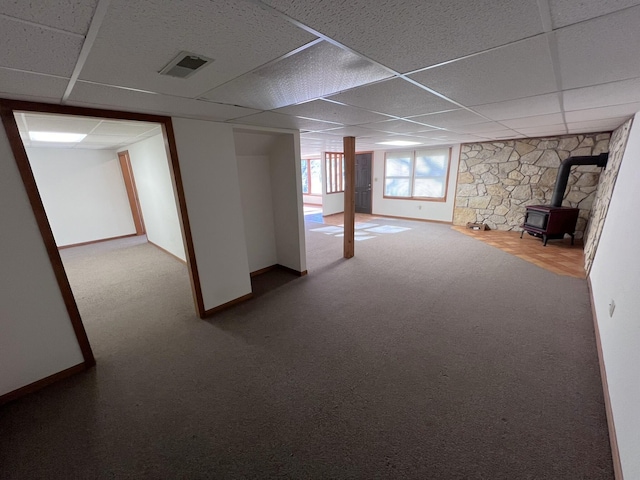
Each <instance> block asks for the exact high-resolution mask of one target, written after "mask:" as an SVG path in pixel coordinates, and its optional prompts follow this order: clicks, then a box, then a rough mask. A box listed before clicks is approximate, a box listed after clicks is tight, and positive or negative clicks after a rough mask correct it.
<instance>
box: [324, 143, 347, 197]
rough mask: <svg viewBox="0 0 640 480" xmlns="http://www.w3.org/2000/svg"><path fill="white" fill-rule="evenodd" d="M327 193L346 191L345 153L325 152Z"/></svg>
mask: <svg viewBox="0 0 640 480" xmlns="http://www.w3.org/2000/svg"><path fill="white" fill-rule="evenodd" d="M324 161H325V176H326V178H327V182H326V183H327V193H338V192H344V153H337V152H326V153H325V154H324Z"/></svg>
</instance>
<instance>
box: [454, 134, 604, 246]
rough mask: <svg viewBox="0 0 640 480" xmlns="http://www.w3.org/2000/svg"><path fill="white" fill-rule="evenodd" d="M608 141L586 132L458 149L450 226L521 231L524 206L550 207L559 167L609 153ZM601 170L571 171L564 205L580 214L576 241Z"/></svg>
mask: <svg viewBox="0 0 640 480" xmlns="http://www.w3.org/2000/svg"><path fill="white" fill-rule="evenodd" d="M610 137H611V134H610V133H589V134H584V135H565V136H561V137H545V138H526V139H522V140H507V141H501V142H485V143H474V144H466V145H462V149H461V152H460V166H459V170H458V184H457V188H456V203H455V209H454V214H453V224H454V225H465V224H466V223H467V222H483V223H486V224H487V225H488V226H489V228H491V229H494V230H496V229H497V230H519V227H520V225H521V224H522V222H523V220H524V214H525V207H526V206H527V205H541V204H542V205H548V204H549V203H550V202H551V196H552V194H553V187H554V186H555V183H556V177H557V175H558V168H559V167H560V163H561V162H562V161H563V160H565V159H566V158H568V157H578V156H586V155H599V154H600V153H603V152H606V151H608V148H609V139H610ZM600 170H601V169H600V168H598V167H596V166H591V165H584V166H576V167H573V168H572V169H571V175H570V177H569V182H568V185H567V189H566V191H565V197H564V202H563V205H564V206H570V207H574V208H579V209H580V216H579V218H578V225H577V227H576V232H577V235H576V236H577V237H578V238H580V237H581V236H582V233H583V232H584V230H585V227H586V225H587V220H588V219H589V215H590V212H591V206H592V204H593V201H594V199H595V195H596V189H597V185H598V181H599V178H600Z"/></svg>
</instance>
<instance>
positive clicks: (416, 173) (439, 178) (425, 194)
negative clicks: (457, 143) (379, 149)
mask: <svg viewBox="0 0 640 480" xmlns="http://www.w3.org/2000/svg"><path fill="white" fill-rule="evenodd" d="M450 156H451V155H450V149H432V150H431V149H430V150H427V149H424V150H414V151H395V152H387V153H386V155H385V165H384V166H385V175H384V196H385V197H392V198H416V199H426V200H444V199H446V196H447V178H448V174H449V159H450Z"/></svg>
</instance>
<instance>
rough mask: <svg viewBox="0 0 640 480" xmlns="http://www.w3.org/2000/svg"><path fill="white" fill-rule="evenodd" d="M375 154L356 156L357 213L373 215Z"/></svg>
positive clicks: (368, 153)
mask: <svg viewBox="0 0 640 480" xmlns="http://www.w3.org/2000/svg"><path fill="white" fill-rule="evenodd" d="M372 162H373V153H371V152H367V153H357V154H356V188H355V190H356V213H369V214H370V213H371V170H372V169H371V167H372Z"/></svg>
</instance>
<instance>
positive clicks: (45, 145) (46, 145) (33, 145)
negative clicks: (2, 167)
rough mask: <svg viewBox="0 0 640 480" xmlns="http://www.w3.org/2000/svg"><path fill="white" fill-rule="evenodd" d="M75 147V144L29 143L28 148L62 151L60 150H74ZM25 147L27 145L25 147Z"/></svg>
mask: <svg viewBox="0 0 640 480" xmlns="http://www.w3.org/2000/svg"><path fill="white" fill-rule="evenodd" d="M75 145H77V144H76V143H60V142H31V145H30V146H29V148H46V149H52V148H58V149H62V148H74V146H75ZM26 146H28V145H25V147H26ZM27 153H28V152H27Z"/></svg>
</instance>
